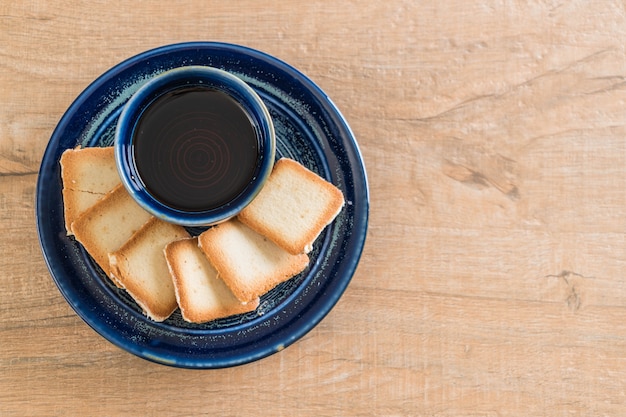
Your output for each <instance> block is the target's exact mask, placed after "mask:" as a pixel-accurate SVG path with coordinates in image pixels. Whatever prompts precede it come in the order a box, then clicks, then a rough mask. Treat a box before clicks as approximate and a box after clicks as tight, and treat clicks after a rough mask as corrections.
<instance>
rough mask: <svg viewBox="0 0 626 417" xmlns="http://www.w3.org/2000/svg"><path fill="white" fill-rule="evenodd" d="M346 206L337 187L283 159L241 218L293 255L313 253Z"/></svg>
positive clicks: (276, 165)
mask: <svg viewBox="0 0 626 417" xmlns="http://www.w3.org/2000/svg"><path fill="white" fill-rule="evenodd" d="M343 206H344V197H343V194H342V193H341V191H340V190H339V189H338V188H337V187H336V186H335V185H333V184H331V183H330V182H328V181H326V180H325V179H323V178H322V177H320V176H319V175H317V174H315V173H314V172H312V171H310V170H309V169H307V168H306V167H304V166H303V165H301V164H300V163H298V162H296V161H294V160H292V159H288V158H282V159H280V160H278V161H277V162H276V164H275V165H274V169H273V170H272V173H271V174H270V176H269V178H268V180H267V182H266V184H265V185H264V186H263V189H262V190H261V191H260V192H259V194H258V195H257V197H256V198H255V199H254V200H253V201H252V202H251V203H250V204H249V205H248V206H247V207H246V208H244V209H243V210H242V211H241V213H239V215H238V218H239V220H240V221H241V222H242V223H244V224H246V225H247V226H248V227H250V228H251V229H253V230H255V231H256V232H258V233H260V234H262V235H263V236H266V237H267V238H269V239H270V240H271V241H273V242H274V243H276V244H277V245H278V246H280V247H282V248H283V249H285V250H286V251H288V252H289V253H291V254H298V253H309V252H310V251H311V249H312V248H313V242H314V241H315V239H317V237H318V236H319V234H320V233H321V232H322V230H323V229H324V228H325V227H326V226H327V225H328V224H329V223H331V222H332V221H333V220H334V219H335V217H336V216H337V215H338V214H339V212H340V211H341V209H342V207H343Z"/></svg>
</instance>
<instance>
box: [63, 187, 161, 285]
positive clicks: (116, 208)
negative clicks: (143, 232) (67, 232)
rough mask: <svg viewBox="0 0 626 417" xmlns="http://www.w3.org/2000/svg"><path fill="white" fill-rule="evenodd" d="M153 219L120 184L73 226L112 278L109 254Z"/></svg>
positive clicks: (87, 248)
mask: <svg viewBox="0 0 626 417" xmlns="http://www.w3.org/2000/svg"><path fill="white" fill-rule="evenodd" d="M151 217H152V216H151V215H150V214H149V213H148V212H147V211H145V210H144V209H142V208H141V207H140V206H139V205H138V204H137V203H136V202H135V200H133V198H132V197H131V196H130V194H128V192H127V191H126V189H125V188H124V186H123V185H122V184H120V185H118V186H117V187H116V188H114V189H113V190H112V191H111V192H109V193H108V194H106V195H105V196H104V197H103V198H102V199H100V200H98V201H97V202H96V203H95V204H94V205H93V206H91V207H90V208H88V209H87V210H86V211H85V212H84V213H82V214H81V215H80V216H79V217H78V218H77V219H76V220H75V221H74V222H73V223H72V232H73V233H74V236H75V237H76V240H77V241H78V242H80V243H81V244H82V245H83V246H84V247H85V250H87V252H88V253H89V255H91V257H92V258H93V259H94V260H95V261H96V263H97V264H98V265H99V266H100V268H102V270H103V271H104V272H105V273H106V275H107V276H110V274H111V270H110V267H109V253H111V252H115V251H116V250H117V249H118V248H119V247H121V246H122V245H123V244H124V243H125V242H126V241H127V240H128V239H130V237H131V236H132V235H133V234H134V233H135V232H136V231H137V230H139V228H140V227H141V226H142V225H143V224H144V223H146V222H147V221H148V220H149V219H150V218H151ZM114 282H115V280H114ZM116 284H117V285H118V286H119V283H118V282H116Z"/></svg>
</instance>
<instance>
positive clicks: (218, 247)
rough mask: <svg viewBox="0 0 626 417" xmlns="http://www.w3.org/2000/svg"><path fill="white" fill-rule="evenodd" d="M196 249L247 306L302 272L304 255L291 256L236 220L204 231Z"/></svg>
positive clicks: (305, 258) (304, 262)
mask: <svg viewBox="0 0 626 417" xmlns="http://www.w3.org/2000/svg"><path fill="white" fill-rule="evenodd" d="M198 242H199V246H200V248H201V249H202V251H203V252H204V254H205V255H206V256H207V258H208V259H209V261H210V262H211V264H212V265H213V267H214V268H215V269H216V270H217V272H218V274H219V276H220V278H222V279H223V280H224V282H225V283H226V285H228V287H229V288H230V290H231V291H232V292H233V294H235V297H237V298H238V299H239V301H241V302H246V303H250V302H252V301H253V300H254V299H256V298H257V297H259V296H261V295H263V294H265V293H266V292H267V291H269V290H271V289H272V288H274V287H275V286H276V285H278V284H280V283H281V282H284V281H286V280H288V279H290V278H292V277H293V276H294V275H296V274H298V273H300V272H302V271H303V270H304V268H306V266H307V265H308V263H309V257H308V256H307V255H306V254H297V255H292V254H290V253H289V252H287V251H285V250H284V249H282V248H280V247H279V246H277V245H276V244H274V243H273V242H271V241H270V240H269V239H267V238H265V237H263V236H261V235H260V234H258V233H256V232H255V231H253V230H252V229H250V228H249V227H247V226H246V225H244V224H243V223H241V222H239V221H238V220H236V219H231V220H229V221H227V222H224V223H220V224H218V225H217V226H213V227H212V228H210V229H207V230H206V231H204V232H203V233H202V234H201V235H200V236H199V238H198Z"/></svg>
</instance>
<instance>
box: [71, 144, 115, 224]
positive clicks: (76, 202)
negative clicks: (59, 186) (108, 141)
mask: <svg viewBox="0 0 626 417" xmlns="http://www.w3.org/2000/svg"><path fill="white" fill-rule="evenodd" d="M60 164H61V180H62V181H63V191H62V193H63V211H64V216H65V229H66V231H67V234H68V235H72V234H73V233H72V222H74V220H76V219H77V218H78V216H79V215H80V214H81V213H83V212H84V211H85V210H87V209H88V208H89V207H91V206H92V205H93V204H95V203H96V201H98V200H99V199H101V198H102V197H104V195H105V194H106V193H108V192H109V191H111V190H112V189H113V188H115V187H116V186H117V185H118V184H120V182H121V181H120V177H119V175H118V173H117V168H116V166H115V156H114V151H113V147H112V146H108V147H104V148H98V147H93V148H80V147H77V148H74V149H67V150H66V151H64V152H63V154H62V155H61V160H60Z"/></svg>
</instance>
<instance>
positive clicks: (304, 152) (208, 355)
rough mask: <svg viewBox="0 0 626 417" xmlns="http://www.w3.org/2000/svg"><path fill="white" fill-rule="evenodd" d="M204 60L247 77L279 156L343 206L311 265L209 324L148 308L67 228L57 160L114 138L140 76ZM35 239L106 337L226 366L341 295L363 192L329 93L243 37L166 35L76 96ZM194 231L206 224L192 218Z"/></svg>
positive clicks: (196, 364) (66, 290) (359, 228)
mask: <svg viewBox="0 0 626 417" xmlns="http://www.w3.org/2000/svg"><path fill="white" fill-rule="evenodd" d="M189 65H206V66H212V67H216V68H220V69H223V70H226V71H228V72H230V73H232V74H234V75H236V76H237V77H239V78H241V79H242V80H244V81H245V82H246V83H247V84H249V85H250V86H251V87H252V88H253V89H254V90H255V91H256V93H257V94H258V95H259V96H260V97H261V99H262V100H263V102H264V103H265V105H266V107H267V109H268V110H269V112H270V115H271V117H272V120H273V122H274V128H275V132H276V158H280V157H282V156H288V157H291V158H293V159H295V160H298V161H299V162H301V163H302V164H303V165H305V166H306V167H308V168H309V169H311V170H313V171H314V172H316V173H318V174H319V175H321V176H322V177H324V178H326V179H327V180H329V181H331V182H332V183H333V184H335V185H336V186H337V187H339V189H340V190H341V191H342V192H343V194H344V197H345V200H346V205H345V207H344V208H343V210H342V211H341V213H340V214H339V215H338V216H337V218H336V219H335V221H334V222H333V223H332V224H330V225H329V226H328V227H327V228H326V229H325V230H324V231H323V232H322V234H321V235H320V237H319V238H318V239H317V240H316V242H315V244H314V247H313V250H312V251H311V253H310V259H311V262H310V264H309V266H308V267H307V269H306V270H305V271H303V272H302V273H301V274H299V275H298V276H296V277H294V278H293V279H291V280H289V281H287V282H285V283H283V284H280V285H278V286H277V287H276V288H274V289H273V290H271V291H270V292H269V293H267V294H265V295H264V296H263V297H262V298H261V304H260V306H259V307H258V308H257V309H256V310H255V311H254V312H250V313H246V314H241V315H238V316H233V317H229V318H225V319H221V320H217V321H213V322H209V323H205V324H199V325H198V324H190V323H187V322H185V321H184V320H183V319H182V317H181V316H180V313H179V312H178V311H177V312H175V313H174V314H173V315H172V316H171V317H170V318H169V319H168V320H166V321H165V322H163V323H156V322H153V321H151V320H149V319H147V318H146V317H145V316H144V315H143V313H142V311H141V309H140V308H139V307H138V306H137V305H136V304H135V302H134V301H133V300H132V299H131V298H130V297H129V296H128V295H127V294H126V292H125V291H123V290H120V289H118V288H117V287H115V286H114V285H113V284H112V283H111V282H110V280H109V279H108V278H107V277H106V276H104V274H103V273H102V271H101V270H100V269H99V267H98V266H97V265H96V264H95V263H94V262H93V261H92V260H91V258H90V257H89V255H88V254H87V253H86V252H85V251H84V249H83V248H82V246H81V245H80V244H78V243H77V242H76V241H75V240H74V239H73V238H71V237H68V236H67V235H66V231H65V226H64V219H63V200H62V194H61V191H62V184H61V174H60V166H59V159H60V156H61V154H62V153H63V151H64V150H66V149H68V148H73V147H75V146H76V145H82V146H110V145H112V144H113V139H114V136H115V127H116V124H117V120H118V118H119V115H120V113H121V111H122V109H123V107H124V105H125V103H126V102H127V101H128V100H129V99H130V97H131V96H132V95H133V94H134V93H135V92H136V91H137V90H138V89H139V88H140V87H141V86H142V85H143V84H144V83H146V82H147V81H148V80H150V79H151V78H153V77H154V76H155V75H157V74H161V73H162V72H164V71H167V70H170V69H172V68H176V67H181V66H189ZM36 198H37V200H36V215H37V227H38V234H39V241H40V244H41V248H42V251H43V254H44V257H45V259H46V262H47V264H48V268H49V270H50V273H51V275H52V277H53V279H54V281H55V283H56V285H57V286H58V288H59V290H60V291H61V293H62V294H63V296H64V297H65V298H66V300H67V301H68V303H69V304H70V305H71V306H72V308H73V309H74V310H75V311H76V313H77V314H78V315H79V316H80V317H81V318H82V319H83V320H84V321H85V322H86V323H87V324H88V325H89V326H91V327H92V328H93V329H94V330H95V331H96V332H98V333H99V334H100V335H102V336H103V337H104V338H106V339H107V340H109V341H110V342H111V343H113V344H115V345H117V346H119V347H120V348H122V349H125V350H126V351H128V352H131V353H132V354H135V355H137V356H139V357H141V358H144V359H147V360H150V361H154V362H157V363H161V364H165V365H171V366H176V367H184V368H223V367H229V366H236V365H240V364H244V363H248V362H251V361H254V360H258V359H261V358H263V357H266V356H268V355H271V354H273V353H275V352H278V351H280V350H282V349H284V348H285V347H287V346H289V345H291V344H292V343H294V342H295V341H296V340H298V339H299V338H301V337H302V336H304V335H305V334H306V333H307V332H308V331H310V330H311V329H312V328H313V327H314V326H315V325H317V324H318V323H319V322H320V321H321V320H322V319H323V318H324V317H325V316H326V314H327V313H328V312H329V311H330V310H331V309H332V307H333V306H334V305H335V304H336V303H337V301H338V300H339V298H340V297H341V295H342V294H343V292H344V291H345V289H346V287H347V286H348V284H349V282H350V280H351V279H352V276H353V274H354V271H355V270H356V267H357V264H358V261H359V258H360V256H361V253H362V249H363V246H364V244H365V238H366V234H367V223H368V212H369V194H368V185H367V177H366V173H365V168H364V165H363V161H362V158H361V155H360V152H359V149H358V145H357V143H356V141H355V139H354V136H353V134H352V132H351V131H350V128H349V127H348V124H347V123H346V121H345V120H344V118H343V116H342V115H341V113H340V112H339V111H338V109H337V108H336V107H335V105H334V104H333V103H332V102H331V100H330V99H329V98H328V97H327V96H326V94H325V93H324V92H323V91H322V90H321V89H320V88H319V87H317V86H316V85H315V84H314V83H313V82H312V81H311V80H309V79H308V78H307V77H306V76H304V75H303V74H302V73H300V72H299V71H297V70H296V69H294V68H293V67H291V66H289V65H288V64H286V63H284V62H282V61H280V60H278V59H276V58H274V57H271V56H269V55H267V54H264V53H262V52H259V51H255V50H252V49H249V48H246V47H242V46H237V45H231V44H223V43H211V42H194V43H184V44H175V45H168V46H164V47H161V48H157V49H154V50H150V51H147V52H144V53H142V54H140V55H137V56H135V57H132V58H130V59H128V60H126V61H124V62H122V63H120V64H118V65H117V66H115V67H113V68H112V69H110V70H109V71H107V72H106V73H105V74H103V75H102V76H101V77H99V78H98V79H97V80H96V81H94V82H93V83H92V84H91V85H90V86H88V87H87V88H86V89H85V91H84V92H83V93H81V94H80V96H79V97H78V98H77V99H76V100H75V101H74V103H73V104H72V105H71V106H70V108H69V109H68V110H67V112H66V113H65V115H64V116H63V117H62V119H61V120H60V122H59V124H58V126H57V127H56V129H55V131H54V132H53V134H52V137H51V138H50V142H49V144H48V147H47V149H46V152H45V154H44V157H43V160H42V163H41V168H40V172H39V178H38V182H37V194H36ZM189 230H190V231H191V232H192V233H199V232H201V231H202V230H203V229H202V228H192V229H189Z"/></svg>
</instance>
